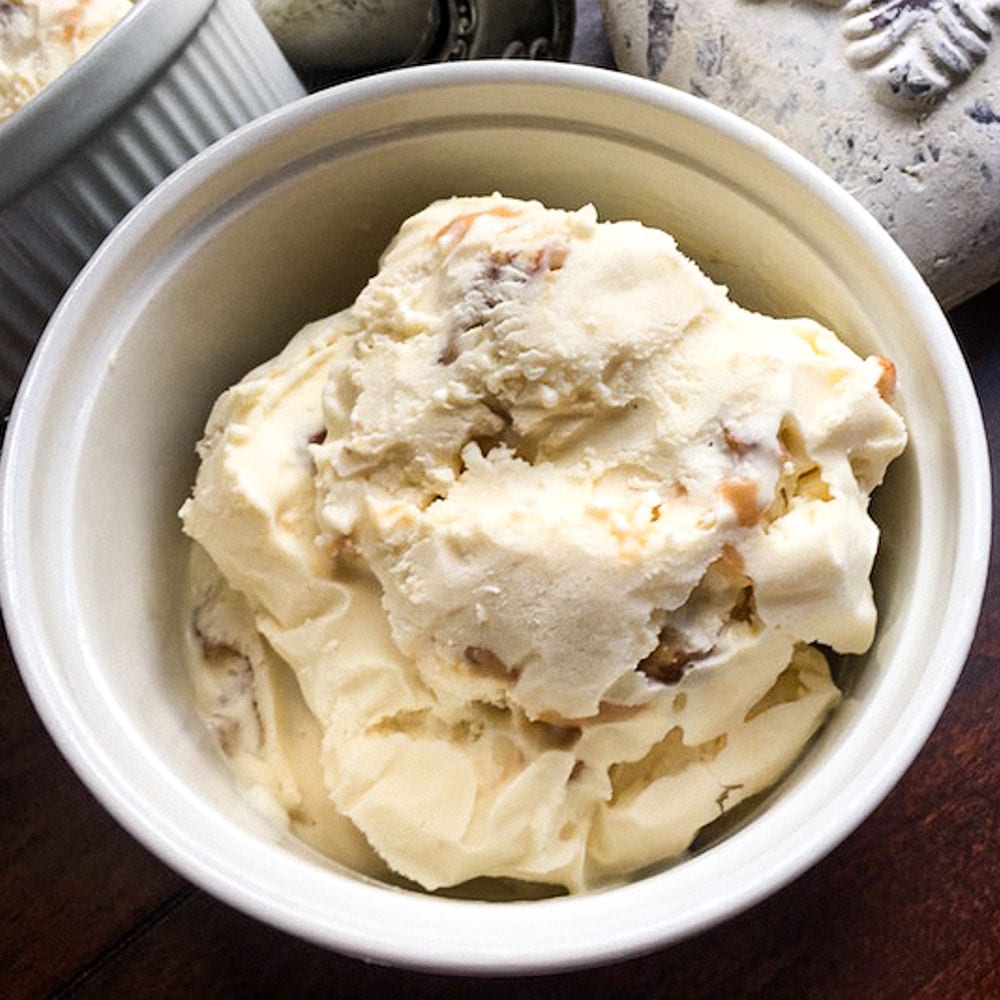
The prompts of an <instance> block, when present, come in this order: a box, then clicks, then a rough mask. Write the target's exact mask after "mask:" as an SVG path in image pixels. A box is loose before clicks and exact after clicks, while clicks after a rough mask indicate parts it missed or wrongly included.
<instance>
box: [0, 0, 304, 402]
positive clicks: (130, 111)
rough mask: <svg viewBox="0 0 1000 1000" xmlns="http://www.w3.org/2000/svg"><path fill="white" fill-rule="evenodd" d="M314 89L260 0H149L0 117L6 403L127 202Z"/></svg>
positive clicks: (0, 352)
mask: <svg viewBox="0 0 1000 1000" xmlns="http://www.w3.org/2000/svg"><path fill="white" fill-rule="evenodd" d="M303 93H304V90H303V89H302V85H301V84H300V83H299V81H298V79H297V77H296V76H295V74H294V73H293V72H292V70H291V68H290V67H289V66H288V63H287V62H286V61H285V59H284V57H283V56H282V55H281V52H280V51H279V50H278V47H277V45H276V44H275V43H274V41H273V39H272V38H271V36H270V34H268V32H267V29H266V28H265V27H264V25H263V22H262V21H261V20H260V18H259V17H258V16H257V14H256V12H255V10H254V8H253V6H252V4H251V3H250V0H141V2H139V3H137V4H136V6H135V8H134V9H133V10H131V11H129V13H128V14H127V15H126V16H125V17H124V18H123V19H122V20H121V21H120V22H119V23H118V24H116V25H115V26H114V27H113V28H112V29H111V31H109V32H108V34H107V35H105V36H104V38H102V39H101V40H100V41H99V42H98V43H97V45H95V46H94V48H92V49H91V50H90V51H89V52H87V53H86V54H85V55H84V56H83V58H82V59H80V60H79V61H78V62H77V63H76V64H75V65H73V66H72V67H70V69H69V70H68V71H67V72H66V73H64V74H63V75H62V76H60V77H59V78H57V79H56V80H55V81H53V83H52V84H50V85H49V86H48V87H46V88H45V90H43V91H42V92H41V93H40V94H39V95H38V96H37V97H35V98H34V99H33V100H32V101H30V102H29V103H28V104H26V105H25V106H24V107H23V108H21V109H20V110H19V111H18V112H17V113H16V114H15V115H14V116H13V117H11V118H9V119H8V120H7V121H5V122H4V123H3V124H2V125H0V406H3V407H4V408H6V403H7V402H8V401H9V399H10V398H11V396H13V393H14V389H15V388H16V385H17V380H18V378H19V377H20V374H21V372H22V371H23V369H24V365H25V363H26V362H27V359H28V356H29V355H30V353H31V350H32V348H33V347H34V344H35V342H36V341H37V339H38V336H39V334H40V333H41V332H42V328H43V327H44V326H45V323H46V321H47V320H48V318H49V316H50V315H51V313H52V310H53V309H54V308H55V306H56V304H57V303H58V301H59V299H60V297H61V296H62V294H63V292H65V291H66V288H67V287H68V286H69V284H70V282H71V281H72V280H73V278H74V277H75V276H76V274H77V273H78V272H79V270H80V268H81V267H82V266H83V265H84V264H85V263H86V261H87V258H88V257H89V256H90V255H91V254H92V253H93V252H94V250H95V249H96V248H97V246H98V244H99V243H100V242H101V240H102V239H104V237H105V236H106V235H107V234H108V232H110V231H111V229H112V228H113V226H114V225H115V224H116V223H117V222H118V221H119V220H120V219H121V218H122V217H123V216H124V215H125V213H126V212H127V211H128V210H129V209H130V208H131V207H132V206H133V205H135V204H136V203H137V202H138V201H139V200H140V199H141V198H142V197H143V196H144V195H145V194H147V193H148V192H149V191H151V190H152V189H153V187H155V186H156V184H158V183H159V182H160V181H161V180H163V178H164V177H166V176H167V175H168V174H169V173H171V172H172V171H173V170H175V169H176V168H177V167H178V166H180V164H182V163H183V162H184V161H185V160H189V159H190V158H191V157H192V156H194V155H195V154H196V153H198V152H200V151H201V150H202V149H204V148H205V147H206V146H208V145H210V144H211V143H212V142H214V141H215V140H216V139H218V138H219V137H220V136H223V135H225V134H226V133H227V132H231V131H232V130H233V129H235V128H237V127H238V126H240V125H243V124H244V123H246V122H248V121H251V120H252V119H254V118H256V117H258V116H259V115H262V114H264V112H266V111H270V110H271V109H273V108H276V107H278V106H279V105H281V104H285V103H287V102H288V101H292V100H295V99H296V98H297V97H301V96H302V94H303Z"/></svg>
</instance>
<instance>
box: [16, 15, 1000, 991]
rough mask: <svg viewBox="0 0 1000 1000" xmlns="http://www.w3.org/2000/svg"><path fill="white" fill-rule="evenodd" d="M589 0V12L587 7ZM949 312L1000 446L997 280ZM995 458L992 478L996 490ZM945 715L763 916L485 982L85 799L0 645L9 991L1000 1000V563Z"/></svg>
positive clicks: (994, 561)
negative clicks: (296, 927) (141, 835)
mask: <svg viewBox="0 0 1000 1000" xmlns="http://www.w3.org/2000/svg"><path fill="white" fill-rule="evenodd" d="M589 6H590V7H591V9H593V5H589ZM951 319H952V322H953V325H954V327H955V330H956V333H957V336H958V338H959V341H960V342H961V344H962V346H963V349H964V351H965V353H966V356H967V358H968V360H969V364H970V367H971V369H972V372H973V376H974V378H975V380H976V383H977V388H978V390H979V393H980V397H981V400H982V404H983V409H984V413H985V417H986V423H987V427H988V429H989V433H990V438H991V448H992V451H993V454H997V451H998V449H1000V285H998V286H995V287H994V288H992V289H990V290H989V291H987V292H985V293H983V294H982V295H980V296H978V297H977V298H976V299H974V300H973V301H971V302H969V303H966V305H965V306H963V307H961V308H959V309H957V310H955V311H954V312H953V313H952V315H951ZM997 479H998V476H997V471H996V465H994V470H993V485H994V491H995V492H996V491H997V487H998V482H997ZM997 533H998V520H997V517H996V516H995V515H994V521H993V543H994V544H993V554H992V557H991V574H990V580H989V586H988V590H987V595H986V601H985V604H984V608H983V614H982V618H981V621H980V625H979V629H978V633H977V636H976V640H975V644H974V646H973V649H972V653H971V656H970V657H969V660H968V663H967V664H966V667H965V670H964V672H963V674H962V676H961V679H960V680H959V683H958V686H957V688H956V690H955V692H954V695H953V697H952V699H951V701H950V702H949V704H948V707H947V708H946V710H945V712H944V715H943V717H942V719H941V721H940V723H939V725H938V726H937V728H936V730H935V731H934V733H933V735H932V736H931V738H930V740H929V742H928V743H927V745H926V747H925V748H924V750H923V751H922V753H921V754H920V756H919V757H918V758H917V760H916V762H915V763H914V764H913V766H912V767H911V768H910V770H909V771H908V772H907V774H906V775H905V776H904V778H903V779H902V781H901V782H900V783H899V785H898V786H897V787H896V788H895V790H894V791H893V792H892V793H891V794H890V795H889V797H888V798H887V799H886V801H885V802H884V803H883V804H882V805H881V806H880V807H879V808H878V809H877V810H876V811H875V813H874V814H873V815H872V816H871V817H870V818H869V819H868V820H867V821H866V822H865V823H864V824H862V826H861V827H860V828H859V829H858V830H857V831H856V832H855V833H854V834H853V835H852V836H850V837H849V838H848V839H847V840H846V841H845V842H844V843H843V844H841V845H840V846H839V847H838V848H837V849H836V850H834V851H833V853H832V854H830V855H829V856H828V857H827V858H826V859H824V860H823V861H822V862H820V863H819V864H818V865H816V866H815V867H814V868H813V869H811V870H810V871H808V872H807V873H806V874H804V875H803V876H802V877H800V878H799V879H798V880H797V881H795V882H794V883H793V884H792V885H790V886H788V887H787V888H786V889H784V890H783V891H781V892H779V893H777V894H776V895H774V896H773V897H771V898H769V899H768V900H766V901H765V902H763V903H760V904H759V905H757V906H756V907H754V908H753V909H751V910H749V911H748V912H746V913H744V914H742V915H740V916H738V917H736V918H734V919H732V920H730V921H728V922H727V923H725V924H723V925H721V926H718V927H715V928H713V929H711V930H709V931H707V932H704V933H702V934H701V935H699V936H697V937H695V938H693V939H690V940H688V941H686V942H683V943H681V944H678V945H675V946H674V947H672V948H669V949H664V950H662V951H659V952H656V953H654V954H650V955H648V956H645V957H642V958H638V959H634V960H631V961H628V962H624V963H620V964H618V965H610V966H605V967H602V968H598V969H593V970H589V971H578V972H572V973H566V974H561V975H553V976H547V977H536V978H526V979H485V980H472V979H466V978H461V977H446V976H437V975H428V974H423V973H411V972H406V971H401V970H393V969H386V968H379V967H373V966H368V965H365V964H363V963H361V962H358V961H356V960H353V959H349V958H345V957H343V956H340V955H337V954H334V953H330V952H326V951H323V950H322V949H319V948H317V947H314V946H311V945H307V944H304V943H302V942H301V941H298V940H296V939H294V938H292V937H289V936H287V935H285V934H283V933H281V932H278V931H275V930H273V929H271V928H269V927H266V926H264V925H262V924H260V923H258V922H256V921H254V920H253V919H251V918H249V917H246V916H243V915H242V914H240V913H238V912H236V911H234V910H232V909H230V908H228V907H227V906H225V905H223V904H222V903H219V902H217V901H216V900H214V899H213V898H211V897H209V896H207V895H206V894H205V893H203V892H202V891H200V890H199V889H196V888H194V887H193V886H191V885H189V884H188V883H187V882H185V881H184V880H183V879H182V878H180V877H179V876H177V875H176V874H174V873H173V872H172V871H170V870H169V869H168V868H166V867H165V866H164V865H163V864H161V863H160V862H159V861H158V860H156V859H155V858H154V857H152V855H150V854H149V853H148V852H147V851H146V850H145V849H144V848H142V847H141V846H139V845H138V844H137V843H136V842H135V841H134V840H132V839H131V837H129V836H128V835H127V834H126V833H124V832H123V831H122V830H121V829H120V828H119V827H118V826H117V825H116V823H115V822H114V821H113V820H112V819H111V818H110V817H109V816H108V815H107V814H106V813H105V812H104V811H103V810H102V808H101V807H100V806H98V805H97V803H96V802H95V801H94V800H93V799H92V798H91V797H90V795H89V794H88V793H87V791H86V790H85V789H84V787H83V786H82V784H81V783H80V782H79V780H78V779H77V778H76V777H75V775H74V774H73V773H72V771H71V770H70V769H69V767H68V766H67V765H66V763H65V762H64V761H63V760H62V758H61V757H60V756H59V754H58V752H57V751H56V750H55V748H54V746H53V744H52V743H51V741H50V739H49V738H48V736H47V735H46V733H45V731H44V730H43V728H42V726H41V724H40V722H39V721H38V719H37V717H36V716H35V714H34V711H33V709H32V707H31V705H30V702H29V700H28V698H27V696H26V694H25V691H24V688H23V687H22V685H21V682H20V679H19V677H18V675H17V673H16V669H15V667H14V664H13V662H12V659H11V654H10V650H9V647H8V646H7V642H6V636H5V635H4V636H3V637H2V642H0V713H2V714H0V718H2V727H0V901H2V902H0V907H2V910H0V996H3V997H5V998H18V997H39V996H65V997H94V998H104V997H143V998H149V997H203V996H204V997H271V996H283V997H284V996H287V997H313V996H333V997H353V996H359V997H360V996H366V997H367V996H371V997H397V996H399V997H462V996H467V995H473V994H474V995H475V996H476V997H479V998H483V1000H489V998H493V997H496V998H500V997H505V998H506V997H514V998H521V997H523V998H527V997H555V998H563V997H565V998H567V1000H569V998H575V1000H579V998H587V997H608V996H622V997H664V998H683V1000H688V998H703V997H704V998H708V997H720V998H722V997H768V998H784V997H788V998H799V997H803V998H811V997H816V998H828V997H835V998H853V997H858V998H862V997H863V998H875V1000H878V998H897V997H898V998H908V997H917V998H938V997H942V998H952V997H954V998H980V997H981V998H1000V823H998V811H1000V754H998V750H997V748H998V745H1000V567H998V557H997V552H998V546H997Z"/></svg>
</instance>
